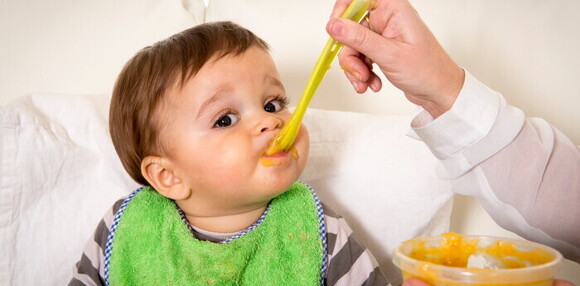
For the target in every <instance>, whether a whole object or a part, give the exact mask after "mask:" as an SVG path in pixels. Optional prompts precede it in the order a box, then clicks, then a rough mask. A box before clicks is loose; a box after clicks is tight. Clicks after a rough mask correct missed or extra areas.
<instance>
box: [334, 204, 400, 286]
mask: <svg viewBox="0 0 580 286" xmlns="http://www.w3.org/2000/svg"><path fill="white" fill-rule="evenodd" d="M323 208H324V213H325V220H326V228H327V237H328V258H329V259H328V260H329V264H328V270H327V273H326V285H337V286H338V285H390V284H389V282H388V281H387V279H386V277H385V275H384V274H383V272H382V271H381V270H380V268H379V265H378V263H377V261H376V259H375V258H374V257H373V255H372V254H371V253H370V251H369V250H368V249H366V248H365V247H364V246H363V245H362V244H361V243H360V242H359V241H358V240H357V239H356V237H355V236H354V235H353V232H352V230H351V229H350V227H349V226H348V224H347V222H346V221H345V220H344V218H342V217H340V216H339V215H337V214H335V213H334V212H333V211H332V210H331V209H329V208H328V207H327V206H326V205H323Z"/></svg>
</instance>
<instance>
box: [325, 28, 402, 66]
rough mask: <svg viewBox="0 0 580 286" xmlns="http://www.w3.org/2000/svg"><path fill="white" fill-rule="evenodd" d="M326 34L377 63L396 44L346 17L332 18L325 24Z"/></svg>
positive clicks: (383, 58) (387, 54) (386, 55)
mask: <svg viewBox="0 0 580 286" xmlns="http://www.w3.org/2000/svg"><path fill="white" fill-rule="evenodd" d="M326 31H327V32H328V34H329V35H330V36H331V37H332V38H334V39H335V40H336V41H338V42H339V43H341V44H343V45H345V46H347V47H350V48H352V49H354V50H356V51H358V52H360V53H362V54H364V55H365V56H367V57H368V58H370V59H371V60H372V61H373V62H376V63H378V64H379V65H381V64H384V63H381V62H379V61H382V60H385V57H388V56H389V52H390V51H393V50H394V49H395V48H396V46H395V44H394V43H393V40H390V39H387V38H384V37H383V36H381V35H379V34H377V33H375V32H373V31H371V30H370V29H368V28H366V27H364V26H362V25H360V24H359V23H356V22H354V21H351V20H348V19H341V18H334V19H331V20H330V21H329V22H328V25H327V26H326Z"/></svg>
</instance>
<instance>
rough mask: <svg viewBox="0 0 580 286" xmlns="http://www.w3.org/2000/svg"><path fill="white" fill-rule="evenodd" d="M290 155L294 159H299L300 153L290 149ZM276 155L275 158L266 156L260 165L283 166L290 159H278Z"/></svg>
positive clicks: (261, 159) (284, 157)
mask: <svg viewBox="0 0 580 286" xmlns="http://www.w3.org/2000/svg"><path fill="white" fill-rule="evenodd" d="M288 152H289V153H290V156H291V157H292V158H294V159H298V151H297V150H296V148H294V147H292V148H291V149H290V151H288ZM275 155H276V154H274V156H264V157H262V158H260V164H262V166H265V167H271V166H278V165H281V164H284V163H285V162H287V161H288V157H286V156H282V157H277V156H275Z"/></svg>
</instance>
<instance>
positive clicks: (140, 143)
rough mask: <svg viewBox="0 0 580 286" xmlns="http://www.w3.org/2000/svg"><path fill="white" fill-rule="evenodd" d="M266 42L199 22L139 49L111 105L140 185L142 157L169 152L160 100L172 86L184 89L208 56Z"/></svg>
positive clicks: (114, 131) (117, 139)
mask: <svg viewBox="0 0 580 286" xmlns="http://www.w3.org/2000/svg"><path fill="white" fill-rule="evenodd" d="M250 47H259V48H261V49H263V50H265V51H268V50H269V48H268V44H267V43H266V42H265V41H264V40H262V39H260V38H259V37H257V36H256V35H255V34H254V33H252V32H251V31H249V30H247V29H245V28H243V27H241V26H239V25H237V24H234V23H232V22H212V23H206V24H201V25H198V26H195V27H192V28H190V29H187V30H185V31H183V32H181V33H178V34H175V35H173V36H171V37H170V38H168V39H166V40H163V41H160V42H157V43H155V44H154V45H152V46H149V47H145V48H144V49H142V50H140V51H139V52H138V53H137V54H136V55H135V56H133V58H131V59H130V60H129V61H128V62H127V63H126V64H125V66H124V68H123V70H122V71H121V73H120V74H119V76H118V77H117V81H116V83H115V87H114V89H113V95H112V98H111V106H110V109H109V132H110V133H111V138H112V140H113V145H114V146H115V150H116V151H117V155H118V156H119V158H120V159H121V163H122V164H123V167H124V168H125V170H126V171H127V172H128V173H129V175H130V176H131V177H132V178H133V179H134V180H135V181H136V182H137V183H139V184H141V185H149V183H148V182H147V180H146V179H145V177H143V175H142V174H141V161H142V160H143V159H144V158H145V157H147V156H150V155H156V156H161V155H165V154H166V150H164V145H163V144H162V143H163V140H162V138H161V136H160V130H161V128H162V125H163V120H161V118H160V117H161V112H160V105H161V104H160V103H161V101H162V99H163V98H164V96H165V94H166V93H167V91H168V89H169V88H171V87H173V86H174V85H175V84H177V85H178V87H180V88H181V87H182V86H183V85H184V83H185V82H187V81H188V80H189V79H190V78H191V77H193V76H195V75H196V74H197V72H198V71H199V70H200V69H201V68H202V67H203V66H204V65H205V64H206V63H207V62H208V61H210V60H212V59H220V58H222V57H224V56H226V55H230V54H231V55H240V54H242V53H243V52H245V51H246V50H248V49H249V48H250Z"/></svg>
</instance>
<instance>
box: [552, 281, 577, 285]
mask: <svg viewBox="0 0 580 286" xmlns="http://www.w3.org/2000/svg"><path fill="white" fill-rule="evenodd" d="M552 286H574V284H572V283H571V282H568V281H566V280H554V282H553V283H552Z"/></svg>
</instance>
